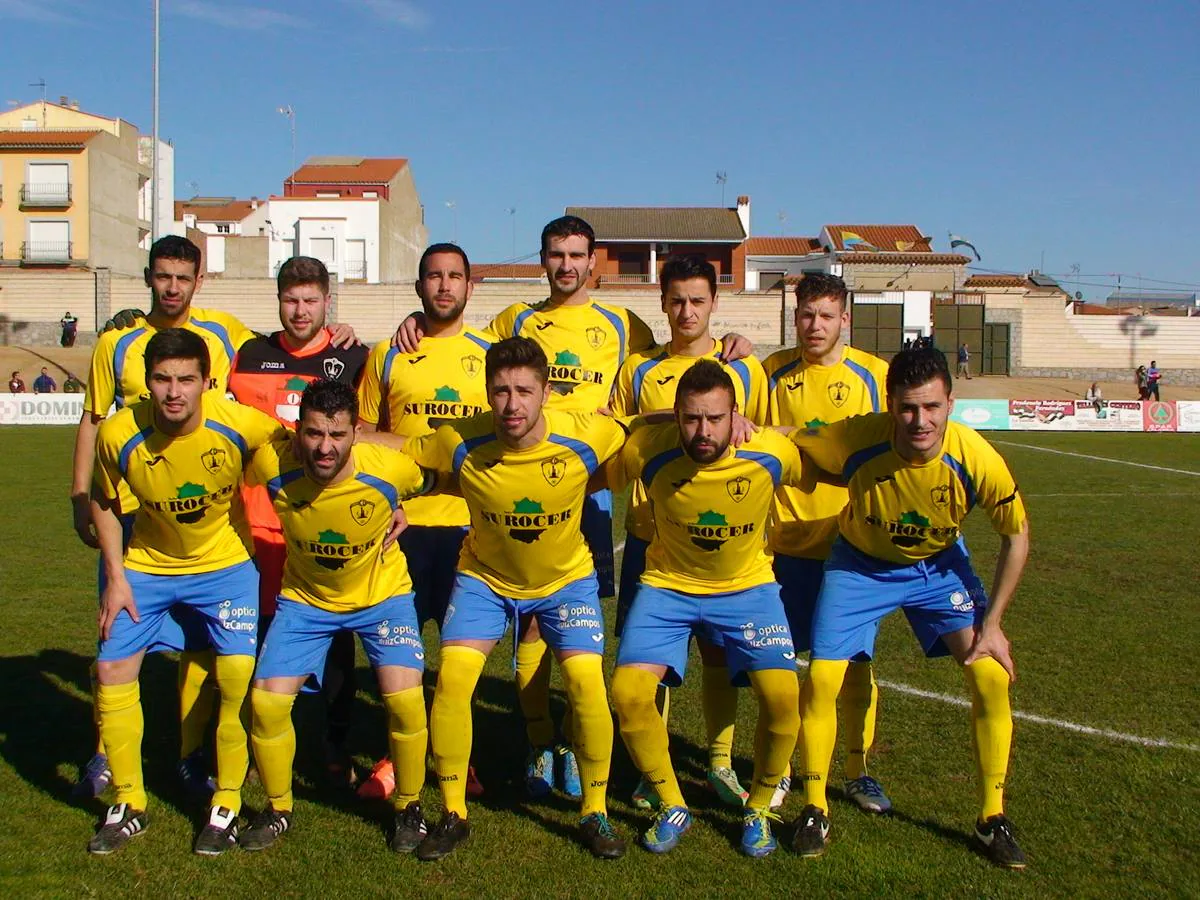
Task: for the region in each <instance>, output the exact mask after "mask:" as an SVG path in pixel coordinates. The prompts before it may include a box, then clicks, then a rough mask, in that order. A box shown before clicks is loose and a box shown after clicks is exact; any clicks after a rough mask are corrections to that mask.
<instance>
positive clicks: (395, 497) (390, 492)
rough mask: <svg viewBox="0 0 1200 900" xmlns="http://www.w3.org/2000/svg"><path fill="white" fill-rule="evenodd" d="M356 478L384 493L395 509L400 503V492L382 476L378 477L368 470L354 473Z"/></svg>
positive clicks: (389, 503)
mask: <svg viewBox="0 0 1200 900" xmlns="http://www.w3.org/2000/svg"><path fill="white" fill-rule="evenodd" d="M354 480H355V481H359V482H361V483H363V484H365V485H366V486H367V487H372V488H375V490H377V491H379V493H381V494H383V496H384V499H385V500H387V502H388V505H389V506H390V507H391V508H392V509H395V508H396V507H397V506H399V505H400V494H399V493H397V491H396V488H395V487H394V486H393V485H390V484H388V483H387V482H386V481H384V480H383V479H382V478H376V477H375V476H374V475H368V474H367V473H366V472H357V473H355V475H354Z"/></svg>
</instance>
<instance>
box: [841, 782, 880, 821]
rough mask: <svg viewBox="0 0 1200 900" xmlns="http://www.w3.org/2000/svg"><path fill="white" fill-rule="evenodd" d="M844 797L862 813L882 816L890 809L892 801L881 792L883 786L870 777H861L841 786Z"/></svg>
mask: <svg viewBox="0 0 1200 900" xmlns="http://www.w3.org/2000/svg"><path fill="white" fill-rule="evenodd" d="M842 790H844V791H845V792H846V796H847V797H849V798H850V799H851V800H853V801H854V802H855V803H857V804H858V808H859V809H861V810H862V811H863V812H869V813H876V814H882V813H885V812H888V811H889V810H890V809H891V808H892V801H891V800H889V799H888V797H887V794H885V793H884V792H883V785H881V784H880V783H879V782H878V781H876V780H875V779H874V778H872V777H871V776H870V775H863V776H861V777H860V778H855V779H854V780H852V781H847V782H846V783H845V784H844V785H842Z"/></svg>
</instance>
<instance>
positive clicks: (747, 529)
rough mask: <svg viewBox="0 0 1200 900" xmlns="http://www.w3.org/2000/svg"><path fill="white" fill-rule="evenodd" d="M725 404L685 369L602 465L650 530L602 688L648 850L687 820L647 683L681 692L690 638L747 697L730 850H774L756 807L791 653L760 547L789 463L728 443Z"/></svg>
mask: <svg viewBox="0 0 1200 900" xmlns="http://www.w3.org/2000/svg"><path fill="white" fill-rule="evenodd" d="M735 396H736V395H735V390H734V385H733V380H732V379H731V378H730V377H729V374H728V373H727V372H726V371H725V370H724V369H722V367H721V366H720V365H719V364H718V363H717V362H715V361H713V360H701V361H699V362H697V363H695V364H693V365H692V366H691V367H690V368H688V369H687V371H686V372H685V373H684V374H683V375H682V376H681V377H680V379H679V387H678V390H677V392H676V395H675V421H674V422H671V423H666V424H661V425H647V426H644V427H642V428H638V429H637V430H635V431H634V433H633V434H632V435H631V436H630V438H629V441H628V442H627V443H626V445H625V448H624V449H623V450H622V451H621V453H620V455H619V456H618V457H616V458H615V459H614V460H613V462H612V463H611V464H610V465H609V466H608V469H607V474H608V478H609V482H610V484H611V485H612V486H613V488H614V489H621V488H623V487H624V486H625V485H627V484H629V483H631V482H633V481H639V482H640V483H641V486H642V491H643V494H644V496H645V497H646V498H647V499H646V503H647V504H648V505H649V508H650V513H651V518H652V519H653V521H654V523H655V524H654V533H653V535H652V537H651V539H650V546H649V547H648V549H647V550H646V567H645V571H644V572H643V573H642V576H641V583H640V586H639V588H638V591H637V594H636V595H635V597H634V601H633V606H632V607H631V608H630V610H629V613H628V615H627V617H626V620H625V627H624V630H623V631H622V634H621V647H620V650H619V651H618V653H617V670H616V674H615V675H614V676H613V683H612V692H613V706H614V707H615V709H616V712H617V718H618V720H619V721H620V726H621V737H622V738H624V740H625V745H626V747H628V748H629V755H630V756H631V757H632V759H633V762H634V765H636V766H637V768H638V770H639V771H641V773H642V776H643V778H644V779H645V782H646V784H647V786H648V787H650V788H651V789H653V790H654V792H655V793H656V794H657V795H658V797H659V799H660V801H661V806H660V809H659V812H658V815H657V817H656V818H655V820H654V823H653V824H652V825H651V826H650V828H649V829H648V830H647V831H646V832H645V833H644V834H643V835H642V844H643V846H645V847H646V849H648V850H650V851H652V852H654V853H666V852H667V851H669V850H671V849H672V848H674V847H675V846H676V845H677V844H678V843H679V839H680V837H681V836H682V835H683V833H684V832H685V831H687V830H688V828H689V827H691V824H692V816H691V813H690V812H689V811H688V808H687V804H686V803H685V802H684V799H683V794H682V793H681V792H680V789H679V783H678V781H677V780H676V777H675V772H674V769H673V768H672V765H671V756H670V752H669V748H668V740H667V726H666V723H665V722H664V721H663V719H662V717H661V716H660V715H659V714H658V711H657V709H656V708H655V702H654V698H655V690H656V688H657V686H658V684H659V683H660V682H661V683H663V684H666V685H670V686H677V685H679V684H680V683H682V681H683V676H684V672H685V669H686V667H687V657H688V641H689V639H690V638H691V637H692V636H693V635H696V636H700V637H704V638H706V639H707V640H708V641H709V642H710V643H712V644H714V645H717V646H722V647H724V650H725V658H726V664H727V666H728V669H729V678H730V680H731V681H732V682H733V683H734V684H739V685H747V684H749V685H750V686H751V687H753V689H754V694H755V696H756V698H757V700H758V704H759V718H758V729H757V731H756V733H755V741H754V745H755V750H754V776H753V782H752V784H751V787H750V796H749V798H748V799H747V801H746V807H745V814H744V818H743V831H742V842H741V846H742V851H743V852H745V853H746V854H747V855H749V856H766V855H767V854H768V853H770V852H771V851H773V850H774V849H775V848H776V846H777V842H776V840H775V838H774V836H773V835H772V833H771V825H770V819H771V815H770V813H769V807H770V802H771V799H772V797H773V796H774V794H775V791H776V789H777V788H778V786H779V781H780V779H781V778H782V777H783V775H784V772H785V771H786V769H787V765H788V760H789V759H790V758H791V755H792V750H793V749H794V748H795V746H796V733H797V729H798V728H799V724H800V721H799V685H798V683H797V680H796V654H795V652H794V650H793V648H792V639H791V635H790V632H789V629H788V625H787V617H786V615H785V614H784V610H783V604H782V602H781V601H780V599H779V586H778V585H777V584H776V583H775V579H774V576H773V574H772V572H771V558H770V556H769V555H768V554H767V552H766V546H765V541H764V537H765V534H764V532H765V530H766V525H767V518H768V516H769V514H770V509H771V497H772V495H773V494H774V491H775V488H777V487H778V486H779V485H781V484H799V482H800V478H801V469H800V454H799V453H798V452H797V451H796V448H795V446H794V445H792V444H791V442H789V441H788V440H787V439H786V438H783V437H782V435H779V434H777V433H775V432H773V431H759V432H755V433H754V434H752V435H751V436H750V438H749V439H748V440H746V441H744V442H742V443H741V444H740V445H738V446H737V447H736V448H735V447H734V446H732V441H733V433H734V411H735V409H736V406H737V404H736V402H735V399H734V398H735Z"/></svg>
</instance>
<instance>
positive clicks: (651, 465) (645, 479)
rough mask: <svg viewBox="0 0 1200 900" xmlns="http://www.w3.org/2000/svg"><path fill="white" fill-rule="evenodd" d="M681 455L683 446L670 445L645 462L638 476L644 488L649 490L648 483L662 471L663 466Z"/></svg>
mask: <svg viewBox="0 0 1200 900" xmlns="http://www.w3.org/2000/svg"><path fill="white" fill-rule="evenodd" d="M681 456H683V448H682V447H672V448H671V449H670V450H665V451H663V452H662V453H660V454H658V456H656V457H654V458H653V459H652V460H650V462H648V463H646V465H644V466H643V467H642V474H641V476H640V477H641V479H642V484H643V485H645V487H646V490H647V491H649V490H650V485H651V484H652V483H653V482H654V477H655V476H656V475H658V473H659V472H661V471H662V469H663V466H665V465H667V464H668V463H671V462H674V461H675V460H677V459H679V457H681Z"/></svg>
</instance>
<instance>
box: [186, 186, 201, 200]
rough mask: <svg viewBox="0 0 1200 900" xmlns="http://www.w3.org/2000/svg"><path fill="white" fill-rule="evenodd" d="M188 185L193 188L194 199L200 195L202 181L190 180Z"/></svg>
mask: <svg viewBox="0 0 1200 900" xmlns="http://www.w3.org/2000/svg"><path fill="white" fill-rule="evenodd" d="M188 187H190V188H191V189H192V199H193V200H194V199H196V198H197V197H199V196H200V182H198V181H189V182H188Z"/></svg>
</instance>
